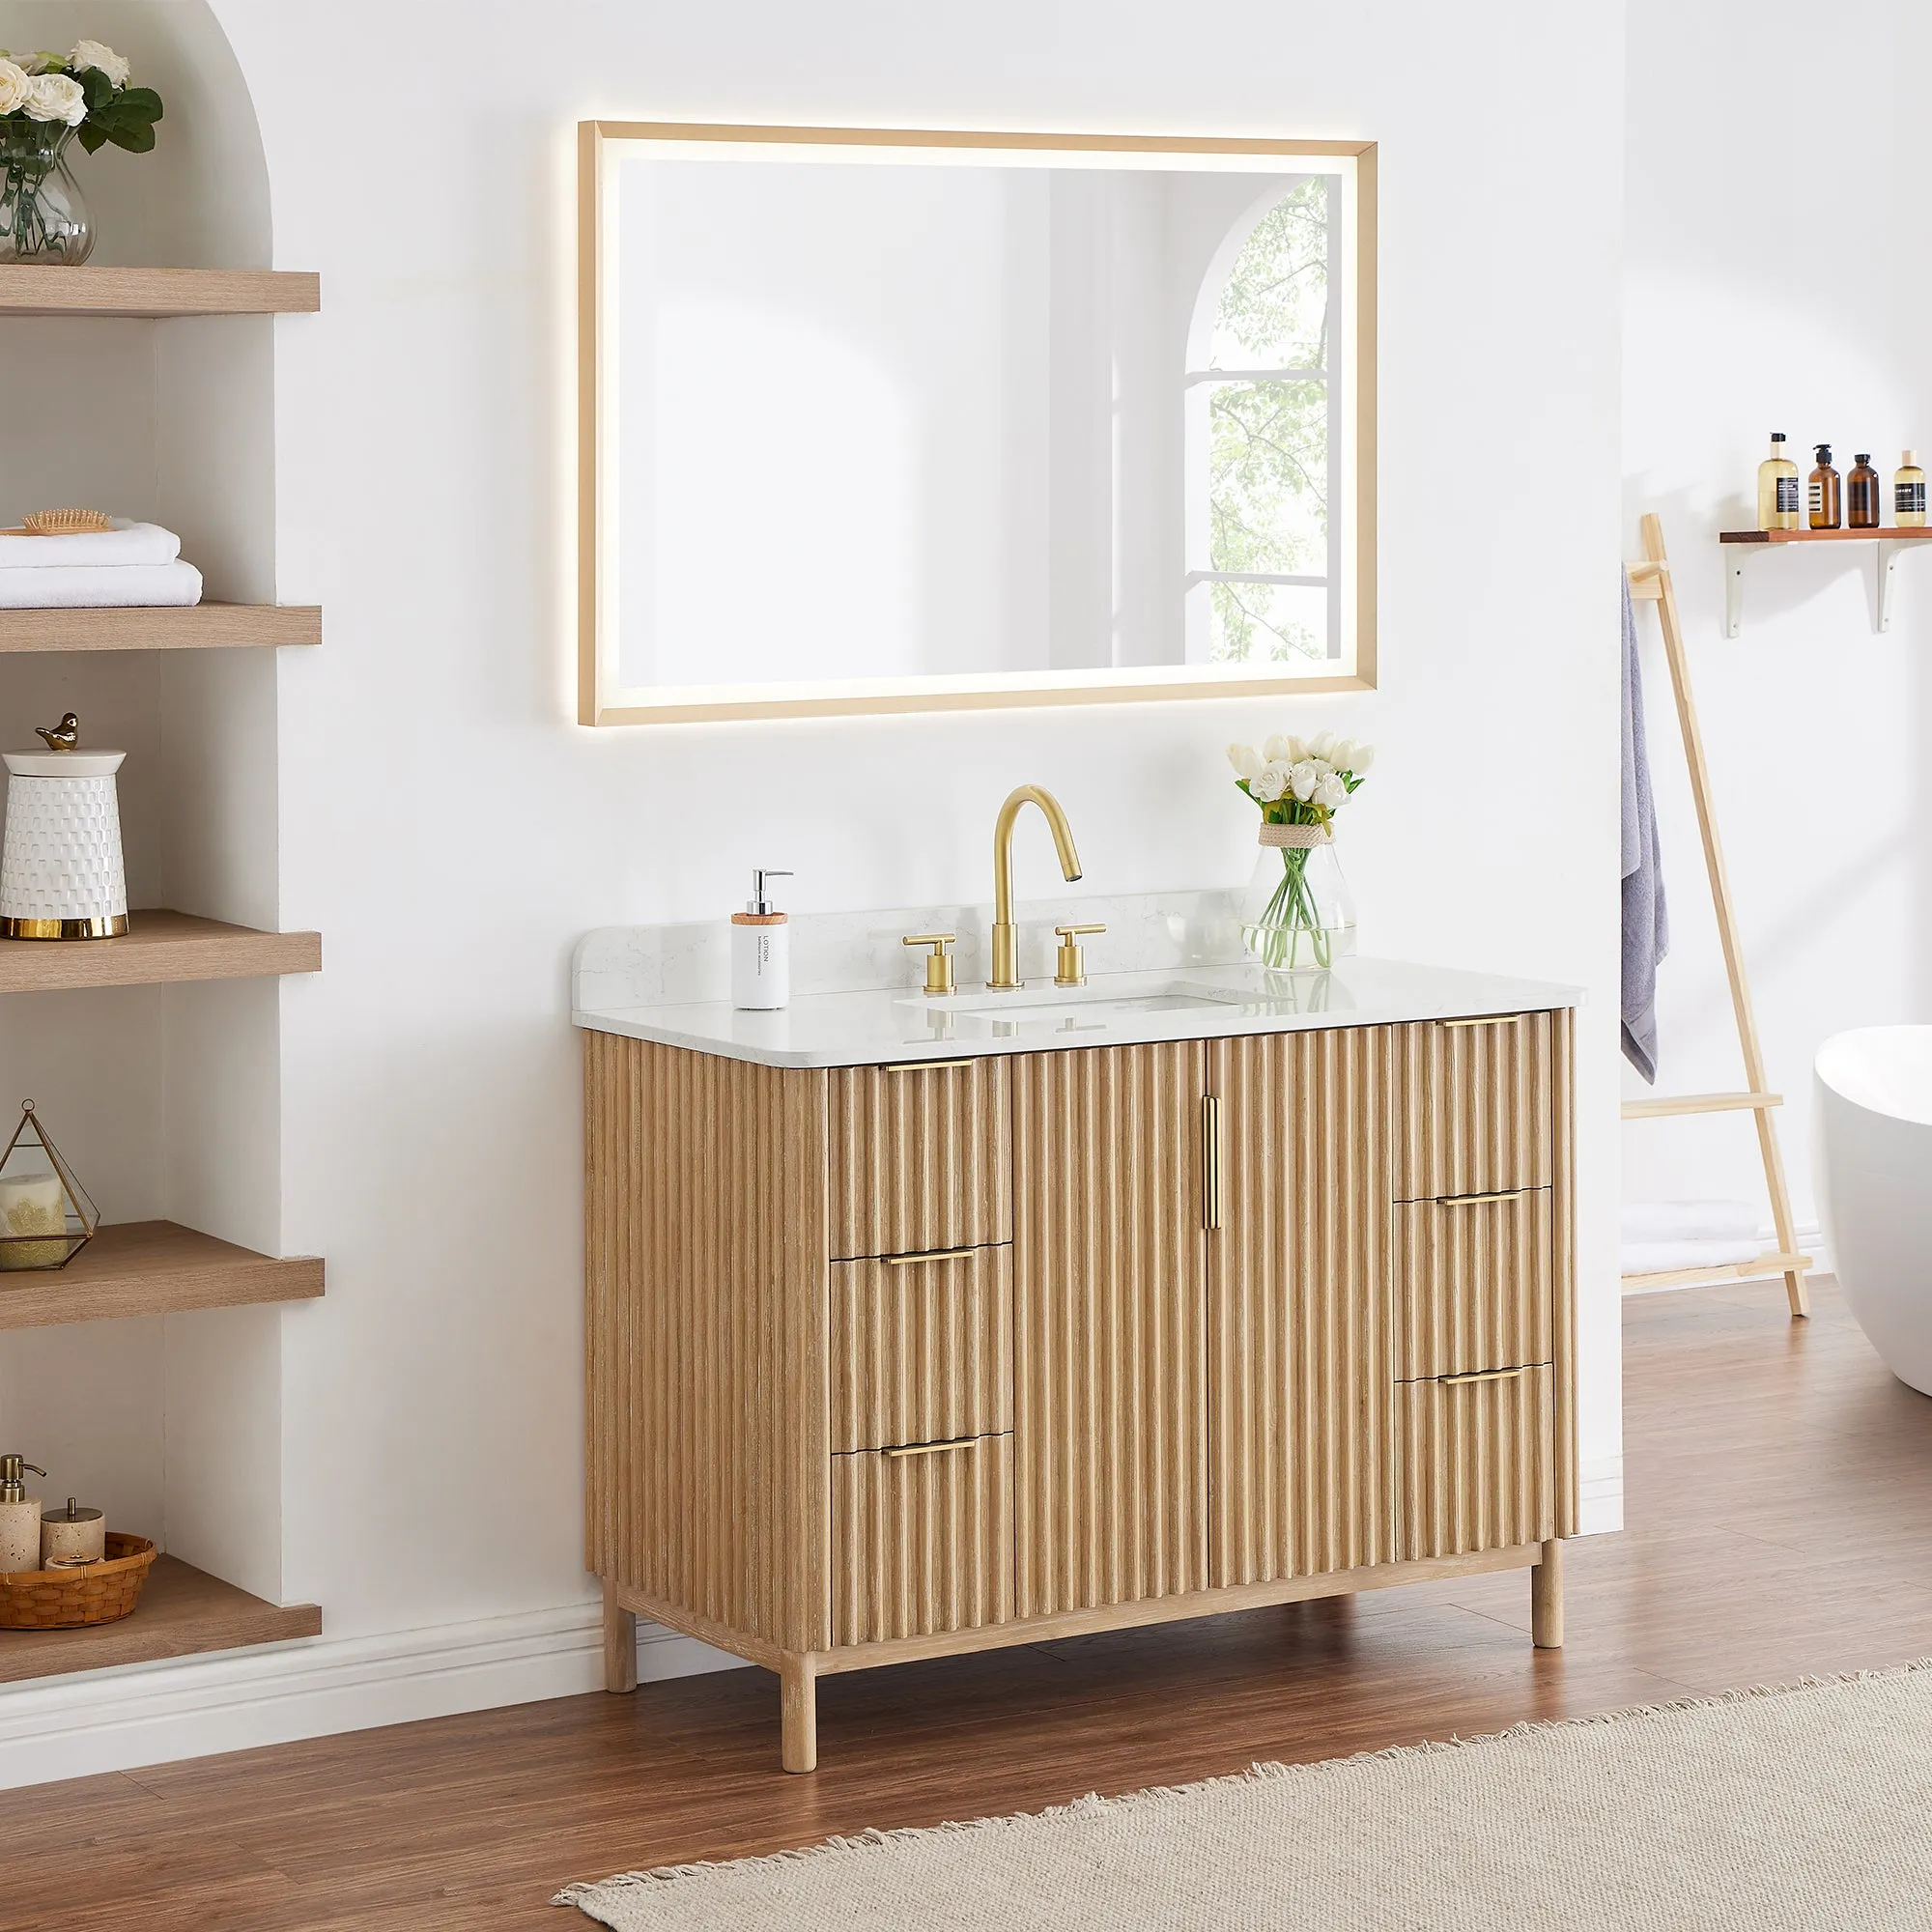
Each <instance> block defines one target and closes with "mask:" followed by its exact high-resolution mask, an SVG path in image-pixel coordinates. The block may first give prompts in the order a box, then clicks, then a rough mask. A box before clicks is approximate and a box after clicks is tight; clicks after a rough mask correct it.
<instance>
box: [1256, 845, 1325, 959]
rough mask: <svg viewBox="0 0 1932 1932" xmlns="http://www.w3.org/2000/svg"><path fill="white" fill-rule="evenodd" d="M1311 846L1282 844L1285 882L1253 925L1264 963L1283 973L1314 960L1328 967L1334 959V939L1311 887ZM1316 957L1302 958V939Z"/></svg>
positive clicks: (1275, 891) (1282, 873)
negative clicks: (1316, 903)
mask: <svg viewBox="0 0 1932 1932" xmlns="http://www.w3.org/2000/svg"><path fill="white" fill-rule="evenodd" d="M1312 850H1313V848H1312V847H1310V846H1303V845H1284V846H1283V847H1281V884H1280V885H1278V886H1277V887H1276V888H1275V889H1274V892H1273V893H1272V894H1271V895H1270V896H1269V898H1268V902H1267V904H1266V905H1265V906H1264V908H1263V910H1262V915H1261V917H1260V918H1259V919H1258V920H1256V921H1255V923H1254V927H1253V946H1254V950H1255V952H1257V954H1258V955H1259V957H1260V959H1261V962H1262V964H1263V965H1264V966H1266V967H1269V968H1270V969H1272V970H1274V971H1276V972H1280V971H1283V970H1286V969H1288V968H1292V967H1294V966H1299V965H1302V964H1305V963H1312V964H1313V965H1315V966H1318V967H1321V968H1324V969H1325V968H1326V967H1328V966H1330V965H1332V964H1333V962H1334V940H1333V938H1332V936H1331V935H1330V933H1329V931H1328V928H1327V927H1326V926H1325V925H1323V924H1322V923H1321V916H1320V914H1319V913H1318V912H1317V910H1316V906H1315V897H1314V895H1313V894H1312V893H1311V892H1310V891H1309V887H1308V860H1309V856H1310V853H1311V851H1312ZM1304 940H1305V941H1306V942H1307V950H1308V952H1310V953H1311V954H1312V955H1313V957H1312V960H1310V961H1304V960H1303V959H1302V958H1301V957H1300V954H1301V952H1302V942H1303V941H1304Z"/></svg>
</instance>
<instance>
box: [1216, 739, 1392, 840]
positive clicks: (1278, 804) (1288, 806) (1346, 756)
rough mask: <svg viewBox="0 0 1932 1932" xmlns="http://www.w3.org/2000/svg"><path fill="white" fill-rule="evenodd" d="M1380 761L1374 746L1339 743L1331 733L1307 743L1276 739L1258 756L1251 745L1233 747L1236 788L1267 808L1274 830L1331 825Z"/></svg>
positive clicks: (1266, 817) (1230, 755) (1265, 816)
mask: <svg viewBox="0 0 1932 1932" xmlns="http://www.w3.org/2000/svg"><path fill="white" fill-rule="evenodd" d="M1375 760H1376V753H1375V748H1374V747H1373V746H1370V745H1359V744H1354V743H1351V742H1350V741H1349V740H1347V739H1341V738H1337V737H1336V736H1335V734H1334V733H1333V732H1332V731H1321V732H1318V733H1317V734H1316V735H1315V736H1314V737H1313V738H1308V739H1302V738H1288V737H1273V738H1270V739H1269V740H1268V741H1267V743H1266V744H1265V745H1264V746H1263V747H1262V749H1261V750H1260V751H1259V752H1257V751H1256V750H1255V749H1254V747H1253V746H1251V745H1230V746H1229V747H1228V762H1229V763H1230V764H1231V765H1233V766H1234V768H1235V782H1236V786H1237V787H1238V788H1239V789H1240V790H1242V791H1244V792H1246V793H1247V795H1248V796H1249V797H1250V798H1251V799H1253V800H1254V802H1255V803H1256V804H1257V805H1259V806H1260V807H1261V808H1262V818H1263V821H1264V823H1266V824H1270V825H1325V824H1327V822H1328V819H1329V816H1330V814H1332V813H1333V811H1334V810H1335V809H1336V807H1337V806H1339V805H1341V804H1342V803H1343V802H1344V801H1345V800H1346V799H1347V798H1348V796H1349V794H1350V792H1351V791H1353V790H1354V789H1355V787H1356V786H1357V785H1358V784H1360V783H1361V781H1362V779H1363V776H1364V774H1366V773H1367V771H1368V769H1369V767H1370V766H1371V765H1372V764H1374V763H1375ZM1301 808H1306V809H1305V810H1303V809H1301Z"/></svg>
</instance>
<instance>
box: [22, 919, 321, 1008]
mask: <svg viewBox="0 0 1932 1932" xmlns="http://www.w3.org/2000/svg"><path fill="white" fill-rule="evenodd" d="M321 971H322V935H321V933H319V932H257V931H256V930H255V929H254V928H253V927H251V926H245V925H226V924H224V923H222V922H221V921H220V920H218V919H200V918H197V917H196V916H195V915H194V914H193V913H185V912H156V911H147V912H134V913H129V914H128V930H127V932H126V933H125V934H124V935H123V936H122V937H121V938H119V939H89V940H71V941H69V942H67V943H65V944H63V943H62V942H60V941H59V940H46V939H0V993H52V992H65V991H69V990H71V989H73V988H76V987H81V986H161V985H167V984H171V983H172V982H174V981H176V980H252V979H259V978H263V977H266V976H272V975H278V974H283V973H319V972H321Z"/></svg>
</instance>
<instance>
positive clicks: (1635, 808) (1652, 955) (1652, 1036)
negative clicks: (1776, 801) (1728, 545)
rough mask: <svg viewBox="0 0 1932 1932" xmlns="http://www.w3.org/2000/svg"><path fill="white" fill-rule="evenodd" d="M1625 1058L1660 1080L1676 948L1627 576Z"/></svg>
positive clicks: (1624, 869) (1625, 681) (1624, 816)
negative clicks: (1664, 969) (1663, 998)
mask: <svg viewBox="0 0 1932 1932" xmlns="http://www.w3.org/2000/svg"><path fill="white" fill-rule="evenodd" d="M1623 737H1624V772H1623V821H1624V828H1623V829H1624V851H1623V879H1624V959H1623V979H1624V985H1623V1021H1624V1024H1623V1040H1624V1058H1625V1059H1626V1060H1628V1061H1629V1062H1630V1064H1631V1065H1633V1066H1634V1067H1635V1068H1636V1070H1637V1071H1638V1072H1639V1073H1641V1074H1642V1075H1643V1077H1644V1078H1645V1079H1646V1080H1648V1081H1650V1082H1651V1083H1652V1084H1653V1085H1654V1084H1655V1083H1656V1080H1657V967H1658V962H1659V961H1660V960H1661V959H1662V957H1663V956H1664V954H1665V953H1666V952H1669V951H1670V921H1669V919H1668V917H1667V916H1666V914H1665V912H1664V907H1663V871H1662V862H1661V860H1660V859H1659V856H1658V846H1657V808H1656V806H1655V804H1654V803H1653V802H1652V799H1651V795H1650V754H1649V753H1648V752H1647V751H1646V750H1645V749H1644V734H1643V668H1642V666H1641V665H1640V664H1639V662H1638V659H1637V648H1636V612H1635V611H1634V609H1633V608H1632V605H1631V587H1630V579H1629V578H1628V577H1626V578H1625V579H1624V731H1623Z"/></svg>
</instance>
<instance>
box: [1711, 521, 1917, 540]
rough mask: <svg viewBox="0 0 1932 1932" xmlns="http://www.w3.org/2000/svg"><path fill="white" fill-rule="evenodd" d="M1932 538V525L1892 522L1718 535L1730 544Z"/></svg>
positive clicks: (1749, 531) (1728, 532)
mask: <svg viewBox="0 0 1932 1932" xmlns="http://www.w3.org/2000/svg"><path fill="white" fill-rule="evenodd" d="M1928 539H1932V529H1923V530H1921V529H1910V530H1901V529H1894V528H1892V527H1891V526H1889V525H1886V526H1881V527H1880V528H1878V529H1875V530H1725V531H1723V532H1722V533H1721V534H1720V535H1719V538H1718V541H1719V543H1728V544H1805V543H1924V542H1926V541H1927V540H1928Z"/></svg>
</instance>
